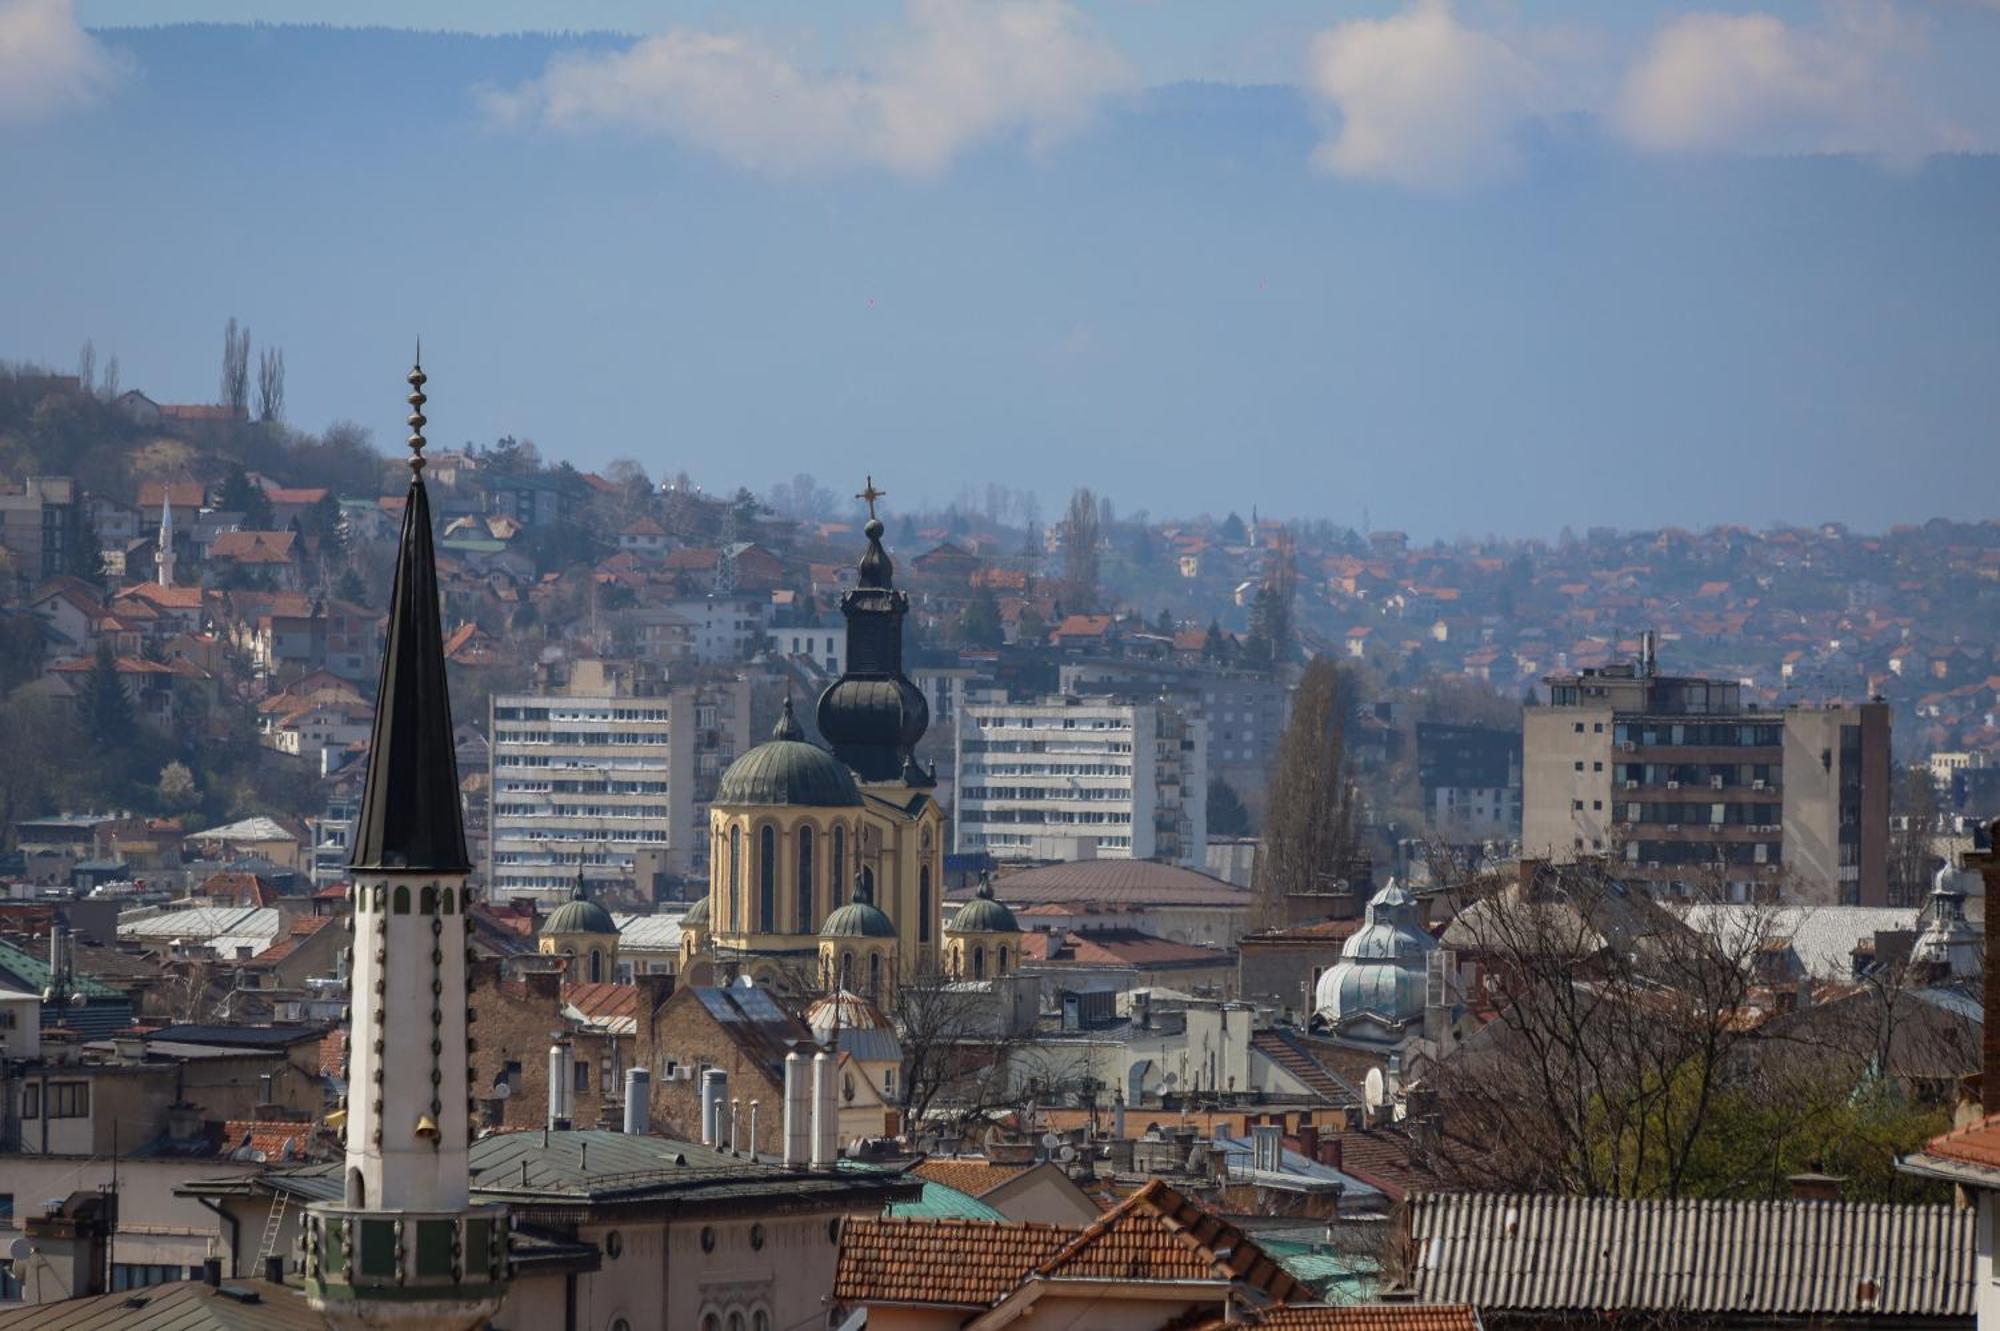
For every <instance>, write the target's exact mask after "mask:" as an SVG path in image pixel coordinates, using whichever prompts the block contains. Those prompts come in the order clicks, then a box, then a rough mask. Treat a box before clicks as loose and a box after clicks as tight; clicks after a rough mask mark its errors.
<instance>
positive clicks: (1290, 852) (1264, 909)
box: [1251, 656, 1357, 929]
mask: <svg viewBox="0 0 2000 1331" xmlns="http://www.w3.org/2000/svg"><path fill="white" fill-rule="evenodd" d="M1348 704H1349V699H1348V690H1347V687H1346V682H1345V681H1344V680H1343V679H1342V678H1341V674H1340V668H1339V667H1338V666H1337V665H1335V664H1334V662H1333V661H1332V660H1331V659H1330V658H1328V657H1324V656H1316V657H1314V658H1313V659H1312V661H1311V663H1310V664H1308V665H1307V666H1306V669H1305V674H1304V675H1303V676H1302V677H1301V678H1300V680H1299V687H1298V692H1297V693H1296V694H1295V695H1294V697H1293V700H1292V719H1291V721H1290V722H1289V723H1288V724H1287V725H1286V727H1285V734H1284V738H1283V739H1282V740H1280V741H1279V745H1278V764H1277V767H1276V769H1275V770H1274V771H1273V772H1272V774H1271V785H1270V791H1269V794H1268V796H1267V797H1266V799H1265V802H1264V846H1263V851H1262V853H1261V854H1259V855H1258V857H1257V875H1256V899H1255V901H1254V902H1253V903H1252V907H1251V909H1252V911H1253V912H1254V916H1255V919H1254V922H1255V924H1256V925H1257V927H1259V928H1266V929H1268V928H1274V927H1276V926H1278V925H1280V924H1282V923H1284V922H1285V917H1286V899H1287V898H1288V897H1292V896H1297V895H1301V894H1309V893H1315V892H1326V891H1329V890H1331V889H1332V888H1333V886H1334V884H1335V883H1336V882H1337V881H1339V880H1340V879H1342V878H1344V877H1346V876H1347V874H1348V873H1349V872H1350V870H1351V869H1352V867H1353V864H1354V859H1355V853H1356V850H1357V840H1356V834H1355V817H1354V815H1355V793H1354V784H1353V781H1352V780H1351V779H1350V778H1349V776H1348V772H1347V754H1346V742H1345V741H1346V730H1347V724H1346V723H1347V709H1348Z"/></svg>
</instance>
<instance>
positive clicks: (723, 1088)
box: [701, 1068, 729, 1147]
mask: <svg viewBox="0 0 2000 1331" xmlns="http://www.w3.org/2000/svg"><path fill="white" fill-rule="evenodd" d="M728 1098H729V1074H728V1073H727V1072H724V1071H723V1070H722V1069H721V1068H703V1069H702V1073H701V1144H702V1145H703V1146H716V1147H719V1146H721V1145H722V1102H723V1101H724V1100H726V1099H728Z"/></svg>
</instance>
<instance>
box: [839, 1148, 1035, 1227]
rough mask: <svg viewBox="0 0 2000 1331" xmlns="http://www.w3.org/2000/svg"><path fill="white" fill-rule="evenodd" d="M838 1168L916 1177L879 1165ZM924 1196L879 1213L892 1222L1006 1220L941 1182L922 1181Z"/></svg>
mask: <svg viewBox="0 0 2000 1331" xmlns="http://www.w3.org/2000/svg"><path fill="white" fill-rule="evenodd" d="M840 1167H841V1168H842V1169H844V1170H848V1171H850V1172H852V1173H857V1174H882V1175H889V1176H895V1175H898V1174H900V1175H901V1176H902V1177H903V1178H905V1179H908V1180H910V1181H912V1182H914V1181H916V1180H917V1178H918V1176H917V1175H915V1174H908V1173H903V1171H900V1170H894V1169H886V1168H884V1167H883V1166H881V1165H870V1164H865V1163H863V1162H861V1161H859V1160H843V1161H841V1162H840ZM923 1185H924V1195H923V1196H922V1197H920V1198H918V1199H917V1200H916V1201H911V1202H891V1203H890V1204H889V1206H888V1207H886V1208H885V1209H884V1210H883V1212H882V1214H884V1215H885V1216H888V1217H889V1218H891V1219H893V1220H1005V1219H1006V1218H1007V1217H1006V1216H1004V1215H1002V1214H1001V1213H1000V1212H998V1211H996V1210H994V1209H993V1208H992V1207H990V1206H988V1205H987V1204H986V1203H985V1202H982V1201H980V1200H979V1199H978V1198H977V1197H974V1196H973V1195H972V1194H971V1193H969V1192H960V1191H959V1190H958V1189H957V1188H953V1187H947V1186H946V1185H945V1184H942V1183H933V1182H931V1181H930V1180H929V1179H924V1180H923Z"/></svg>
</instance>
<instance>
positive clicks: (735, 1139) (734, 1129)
mask: <svg viewBox="0 0 2000 1331" xmlns="http://www.w3.org/2000/svg"><path fill="white" fill-rule="evenodd" d="M742 1125H743V1097H742V1096H740V1095H732V1096H730V1097H729V1153H730V1154H731V1155H735V1154H736V1150H737V1147H739V1146H740V1145H742V1141H743V1134H742V1132H741V1131H740V1129H741V1127H742Z"/></svg>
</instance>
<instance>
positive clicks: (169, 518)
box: [153, 485, 174, 587]
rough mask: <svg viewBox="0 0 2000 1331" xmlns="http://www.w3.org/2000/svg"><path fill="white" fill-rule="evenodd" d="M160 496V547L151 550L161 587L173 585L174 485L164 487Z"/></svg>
mask: <svg viewBox="0 0 2000 1331" xmlns="http://www.w3.org/2000/svg"><path fill="white" fill-rule="evenodd" d="M165 490H166V493H164V494H163V495H161V496H160V547H159V549H157V550H155V551H153V563H154V564H155V565H157V566H158V567H159V581H160V585H161V586H162V587H171V586H173V585H174V487H173V486H171V485H169V486H167V487H165Z"/></svg>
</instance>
